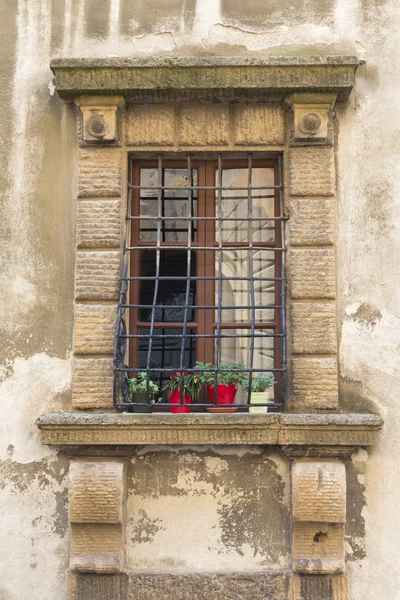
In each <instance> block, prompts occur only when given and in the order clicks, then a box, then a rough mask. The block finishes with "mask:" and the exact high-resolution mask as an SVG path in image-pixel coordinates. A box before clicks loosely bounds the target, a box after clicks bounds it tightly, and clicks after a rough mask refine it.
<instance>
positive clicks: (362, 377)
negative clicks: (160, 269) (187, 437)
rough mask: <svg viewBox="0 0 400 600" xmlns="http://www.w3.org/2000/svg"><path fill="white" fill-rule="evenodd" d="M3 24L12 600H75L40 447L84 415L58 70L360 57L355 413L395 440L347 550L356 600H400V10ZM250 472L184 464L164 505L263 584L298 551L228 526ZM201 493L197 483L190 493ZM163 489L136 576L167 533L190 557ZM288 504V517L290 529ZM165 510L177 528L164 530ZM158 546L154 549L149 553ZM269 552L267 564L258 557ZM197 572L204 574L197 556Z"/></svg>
mask: <svg viewBox="0 0 400 600" xmlns="http://www.w3.org/2000/svg"><path fill="white" fill-rule="evenodd" d="M0 17H1V18H0V23H1V27H2V32H1V36H2V61H1V64H0V81H1V86H0V103H1V107H2V110H1V111H0V121H1V132H2V137H1V141H0V157H1V164H2V168H1V170H0V194H1V203H2V208H3V215H2V219H1V229H2V233H1V242H0V243H1V248H0V255H1V259H2V266H1V269H0V274H1V275H0V276H1V303H0V317H1V318H0V323H1V329H2V334H1V340H2V343H1V355H2V356H1V375H2V384H1V388H0V389H1V403H0V410H1V420H0V427H1V430H2V431H1V438H0V442H1V443H0V446H1V460H2V463H1V470H2V477H1V504H2V510H1V514H2V538H3V539H5V543H3V544H2V546H1V549H0V565H1V568H0V597H1V598H2V600H17V599H18V600H20V599H21V598H27V597H29V598H30V599H31V600H39V599H40V600H43V598H49V599H50V598H51V599H52V600H61V598H63V596H64V573H65V569H66V564H67V547H68V540H67V534H66V527H65V522H66V504H65V496H66V483H65V477H66V469H67V461H66V459H65V457H63V456H62V455H58V456H57V454H56V453H55V452H53V451H51V450H49V449H47V448H45V447H42V446H41V445H40V443H39V439H38V432H37V430H36V428H35V426H34V421H35V418H36V417H37V415H38V414H40V413H42V412H45V411H48V410H60V409H63V408H67V407H68V406H69V402H70V350H71V337H72V300H73V268H74V264H73V263H74V236H75V209H76V205H75V179H76V139H75V126H74V123H75V115H74V111H73V109H71V107H68V106H65V105H63V104H62V103H61V102H60V101H59V100H58V99H57V97H56V96H55V95H54V86H53V83H52V75H51V72H50V70H49V66H48V65H49V61H50V58H54V57H58V56H63V57H90V56H125V55H126V56H127V55H134V54H143V53H147V54H168V53H172V54H204V53H215V54H227V55H229V54H230V55H232V54H236V55H237V54H246V53H248V52H253V53H257V52H260V53H262V54H304V53H310V54H318V53H323V54H334V53H342V54H343V53H356V54H358V55H359V56H360V58H365V59H366V60H367V66H366V67H361V68H360V69H359V71H358V75H357V84H356V88H355V90H354V92H353V93H352V96H351V98H350V101H349V102H348V103H347V105H346V106H343V107H340V108H339V110H338V118H339V122H340V133H339V139H338V148H339V150H338V154H337V164H338V170H339V178H338V183H339V205H338V231H337V235H338V252H339V260H338V264H339V265H340V270H339V281H338V287H339V299H340V323H341V327H340V370H341V400H342V404H343V406H345V407H347V408H348V409H351V410H362V407H365V406H369V407H371V406H375V407H376V408H377V409H378V410H379V411H380V413H381V414H382V416H383V417H384V418H385V420H386V426H385V429H384V432H383V435H382V439H381V442H380V444H379V446H378V447H377V448H375V449H373V450H372V451H371V452H370V458H369V460H368V461H366V458H367V457H366V453H365V452H363V451H361V452H358V453H356V455H355V456H353V458H352V461H351V463H350V465H349V468H348V473H349V484H350V485H349V527H348V531H347V542H348V547H347V549H348V556H349V559H350V562H349V564H350V569H351V571H352V600H361V599H364V598H365V597H368V598H369V600H381V598H391V599H397V598H400V592H399V589H400V568H399V566H398V560H397V556H398V547H399V542H398V540H399V539H400V520H399V519H398V518H397V516H396V513H397V511H396V505H397V499H398V488H399V484H400V475H399V471H398V469H397V465H396V462H395V461H396V456H397V440H398V439H399V437H400V425H399V423H400V419H399V416H400V415H399V408H398V406H399V402H398V389H399V384H400V365H399V360H398V355H399V350H400V326H399V325H400V323H399V316H400V315H399V310H400V309H399V306H400V302H399V286H398V281H399V279H400V277H399V276H400V272H399V271H400V266H399V265H400V257H399V250H398V248H399V247H400V244H399V239H400V223H399V217H398V215H399V206H398V205H399V186H400V169H399V156H398V155H399V152H400V143H399V135H398V125H397V124H398V123H399V122H400V119H399V116H400V115H399V104H398V89H399V79H400V77H399V75H398V68H397V62H398V61H397V52H398V46H399V41H400V40H399V33H398V32H399V25H400V23H399V21H400V17H399V11H398V3H397V0H336V1H334V0H314V1H310V0H301V1H299V0H296V1H295V0H284V1H283V0H280V1H278V0H269V1H268V2H267V1H265V0H249V1H248V2H246V4H245V5H243V3H242V2H240V1H239V0H170V1H168V2H165V1H164V0H146V1H144V0H136V1H133V0H102V2H101V3H99V2H95V1H94V0H53V1H52V0H15V1H12V0H3V2H1V3H0ZM152 452H153V451H152ZM152 452H150V453H147V454H146V452H144V453H143V454H142V455H138V456H137V457H135V460H134V461H133V462H132V467H131V468H132V472H138V473H142V474H145V473H146V465H147V468H150V469H152V467H151V465H152V464H153V463H154V468H157V469H159V471H160V469H161V466H160V465H161V464H162V461H164V462H167V459H168V458H169V459H170V458H171V455H170V453H169V452H164V453H163V452H161V454H160V455H153V454H152ZM157 457H158V458H157ZM159 457H164V458H159ZM236 458H237V460H236V463H235V464H236V467H235V468H236V469H237V474H238V475H237V478H236V479H234V480H232V479H230V480H229V478H227V471H226V469H225V466H226V464H229V469H228V471H229V472H230V471H231V469H233V473H235V468H233V463H231V462H229V461H232V457H230V458H229V461H227V458H226V457H222V456H220V455H219V454H218V452H216V453H215V452H214V451H213V450H211V449H207V450H206V454H203V453H201V452H199V451H191V450H190V451H189V450H185V451H183V452H182V453H181V454H178V455H175V454H173V457H172V460H173V468H172V469H171V472H170V473H169V475H168V476H166V475H162V477H164V476H165V477H167V478H169V481H167V480H166V481H165V482H164V483H165V486H164V487H163V489H162V490H161V497H165V498H175V500H174V502H175V501H176V503H177V506H178V509H179V513H180V515H181V519H182V520H183V522H184V523H186V525H188V523H189V525H190V519H189V515H190V510H191V508H192V507H193V506H196V507H198V506H200V505H201V506H203V501H204V503H205V506H206V507H208V515H210V519H209V521H207V523H205V529H204V531H200V533H199V534H198V535H199V544H200V547H201V548H203V549H205V548H206V544H207V540H208V536H209V534H210V533H212V532H213V531H214V533H215V532H216V535H215V538H213V544H214V547H213V552H214V553H215V557H216V558H218V559H219V558H220V557H221V554H218V553H219V552H220V551H222V554H223V555H224V556H225V558H227V560H230V561H232V564H235V565H240V566H243V553H244V556H245V558H246V560H248V562H247V564H248V565H251V566H252V567H257V568H262V565H263V564H265V563H263V560H267V562H268V561H269V563H268V564H269V565H274V564H275V565H276V566H278V564H279V565H281V566H284V564H285V561H286V560H287V558H286V550H285V548H283V547H282V548H280V547H279V544H278V545H276V543H275V545H274V544H273V543H272V541H273V539H275V538H273V535H274V534H273V532H272V533H271V535H272V538H271V539H264V540H263V541H260V540H258V541H257V539H256V537H254V536H253V537H251V535H252V534H251V528H250V530H249V531H250V533H249V531H247V533H246V535H247V537H246V535H244V534H243V532H242V533H241V531H240V530H235V529H234V530H232V529H231V530H229V526H228V525H227V523H228V521H229V520H228V519H227V518H226V517H225V516H224V515H223V514H222V513H223V510H224V507H225V509H227V510H228V508H227V507H229V506H231V507H232V506H234V505H235V503H236V505H237V502H238V498H240V495H239V494H240V491H241V486H240V481H239V480H238V477H239V473H240V464H241V462H240V461H241V460H244V458H243V457H239V456H237V457H236ZM254 460H255V462H254V464H255V466H254V468H255V469H256V468H258V469H260V473H264V472H265V473H267V472H268V482H270V483H271V482H273V481H274V480H276V478H277V474H279V477H281V478H282V480H283V481H285V477H287V473H286V475H285V468H284V465H283V464H282V463H280V464H279V466H278V464H277V460H278V459H275V462H274V460H273V459H272V458H271V457H270V456H266V455H264V454H261V455H258V454H256V456H255V457H254ZM271 460H272V463H271ZM278 462H279V461H278ZM210 464H211V468H210ZM252 464H253V463H252ZM149 465H150V467H149ZM188 465H189V467H188ZM207 465H208V467H207ZM218 465H219V466H218ZM273 465H275V466H273ZM278 467H279V468H278ZM188 468H189V472H190V478H189V479H188V478H187V477H189V476H188V475H187V476H186V475H185V473H186V474H187V473H188V471H187V470H188ZM218 468H220V469H222V471H221V472H220V473H219V474H218ZM207 469H208V470H207ZM215 469H217V471H215ZM263 470H264V471H263ZM160 473H161V471H160ZM230 477H234V478H235V477H236V476H235V475H230ZM174 478H175V480H174ZM214 478H215V482H218V483H217V485H216V484H215V483H213V482H214ZM185 481H192V482H193V485H192V486H191V487H190V489H187V488H185V485H186V483H185ZM151 489H152V488H151V486H150V488H149V489H147V491H146V489H144V488H143V487H142V488H141V489H139V490H137V491H136V492H135V493H133V491H132V492H131V496H130V500H129V504H128V508H129V517H130V519H131V521H130V522H129V535H130V537H131V539H132V540H133V541H132V548H130V549H129V550H128V558H129V561H130V564H131V566H132V567H134V566H135V561H139V562H140V561H141V564H142V566H143V564H145V563H146V561H147V563H148V565H150V563H149V562H148V561H149V560H150V558H151V559H152V560H153V559H154V557H155V556H157V551H156V546H155V545H154V544H153V543H152V542H153V541H154V542H155V541H156V540H157V536H161V538H162V536H163V535H166V533H165V532H168V533H169V534H170V536H171V537H172V539H173V540H174V544H173V551H171V556H172V559H173V560H174V561H175V562H176V564H178V563H179V560H182V551H181V550H180V549H179V547H178V546H179V528H178V526H177V525H173V523H172V521H171V515H172V508H173V505H174V502H172V501H171V502H170V504H171V510H169V506H168V502H165V503H164V504H163V506H161V502H159V501H157V500H156V499H155V498H153V497H152V496H151ZM253 489H257V485H256V486H255V488H253ZM176 490H179V493H180V494H181V495H180V496H179V494H178V498H177V497H176V495H175V491H176ZM267 492H268V488H265V489H264V491H263V492H262V491H259V493H260V494H262V493H267ZM282 493H283V494H284V495H283V496H282V497H281V496H279V494H277V493H275V494H273V502H274V503H276V502H278V504H279V506H280V511H281V516H282V515H283V517H282V518H283V519H284V514H285V503H286V502H287V498H286V500H285V494H286V493H287V492H282ZM149 494H150V496H149ZM182 494H183V495H182ZM136 501H137V502H136ZM239 505H240V502H239ZM158 510H160V511H161V512H160V513H159V514H158V516H157V517H156V518H157V519H159V521H157V520H156V519H152V517H154V516H155V515H156V512H158ZM238 514H239V513H238ZM169 517H170V518H169ZM148 520H150V521H152V523H151V525H150V526H149V525H146V523H148ZM136 521H137V523H139V526H138V524H137V523H136ZM233 522H235V521H233ZM237 522H239V520H238V519H237ZM135 523H136V524H135ZM140 523H142V524H143V525H144V527H143V529H142V530H141V529H140ZM168 528H169V529H168ZM193 528H194V529H193V530H194V531H196V526H195V524H194V523H193ZM239 529H240V528H239ZM143 531H144V534H143ZM253 533H254V532H253ZM142 535H145V536H147V537H146V540H145V543H143V544H141V545H140V546H139V548H140V551H139V550H138V552H137V553H134V552H133V548H135V547H136V548H138V540H139V539H141V536H142ZM186 535H189V534H188V533H186ZM241 536H242V537H241ZM267 542H268V543H267ZM135 544H136V546H135ZM246 544H247V545H246ZM260 544H261V545H260ZM268 544H269V545H270V547H273V548H274V550H273V551H272V552H270V555H269V556H267V554H268V552H267V551H266V548H267V545H268ZM256 547H258V548H261V550H262V551H261V553H260V552H259V553H258V554H257V553H256V554H254V548H256ZM241 553H242V554H241ZM186 560H187V562H186V566H190V567H193V560H194V554H193V548H192V549H191V551H190V552H189V553H188V556H187V557H186ZM204 560H205V561H206V562H207V553H206V552H205V553H204ZM136 564H138V563H136ZM204 564H206V563H204ZM43 582H45V584H44V583H43ZM44 587H45V589H43V588H44Z"/></svg>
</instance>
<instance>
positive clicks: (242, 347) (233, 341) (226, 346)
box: [219, 329, 276, 403]
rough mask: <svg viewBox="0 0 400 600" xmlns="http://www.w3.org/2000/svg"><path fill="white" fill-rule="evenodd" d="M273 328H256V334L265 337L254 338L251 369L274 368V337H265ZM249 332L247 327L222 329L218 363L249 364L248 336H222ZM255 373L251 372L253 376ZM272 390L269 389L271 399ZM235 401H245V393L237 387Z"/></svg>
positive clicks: (246, 365) (247, 365)
mask: <svg viewBox="0 0 400 600" xmlns="http://www.w3.org/2000/svg"><path fill="white" fill-rule="evenodd" d="M272 332H273V330H268V329H264V330H261V329H257V330H256V332H255V333H256V335H260V334H261V335H262V334H265V337H255V338H254V354H253V369H273V368H274V339H276V338H272V337H267V334H268V333H272ZM240 333H243V334H246V335H247V334H249V333H250V330H249V329H223V330H222V331H221V334H222V338H221V340H220V352H219V360H220V365H225V366H227V365H231V364H232V363H235V362H240V363H242V364H243V365H244V366H245V367H249V366H250V338H249V337H238V338H224V337H223V336H224V334H229V335H230V334H236V335H240ZM254 376H255V374H254V373H253V377H254ZM272 398H273V392H272V391H271V399H272ZM235 402H239V403H246V402H247V394H246V393H245V392H244V391H243V390H242V388H241V387H239V389H238V392H237V395H236V399H235Z"/></svg>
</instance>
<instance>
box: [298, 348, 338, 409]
mask: <svg viewBox="0 0 400 600" xmlns="http://www.w3.org/2000/svg"><path fill="white" fill-rule="evenodd" d="M291 383H292V394H293V395H292V397H291V399H290V409H293V410H296V411H298V412H302V411H304V410H333V409H335V408H337V407H338V367H337V360H336V358H300V357H297V358H293V360H292V379H291Z"/></svg>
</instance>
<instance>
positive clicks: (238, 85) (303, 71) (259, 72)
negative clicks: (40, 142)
mask: <svg viewBox="0 0 400 600" xmlns="http://www.w3.org/2000/svg"><path fill="white" fill-rule="evenodd" d="M50 66H51V69H52V71H53V73H54V74H55V76H56V89H57V92H58V94H59V96H60V97H61V98H63V99H64V100H72V99H73V98H75V97H76V96H81V95H83V94H112V95H116V94H118V95H124V96H125V98H126V99H127V100H131V101H135V102H143V101H144V100H145V99H152V100H153V101H162V102H165V101H166V95H165V93H167V95H168V97H169V99H170V100H173V99H174V97H175V99H177V98H179V99H186V100H188V101H190V100H192V99H195V98H198V97H199V94H200V96H203V95H204V94H203V93H202V92H204V91H207V92H210V99H212V98H214V99H220V98H221V97H226V92H229V94H230V95H231V97H234V96H235V92H237V94H238V98H239V97H243V96H244V98H245V97H246V95H250V96H251V97H253V95H254V94H255V95H256V96H257V95H258V96H260V95H261V96H265V97H268V96H271V97H273V98H275V99H281V100H284V98H285V97H286V96H287V94H290V93H294V92H305V93H320V92H324V93H332V94H337V99H338V100H339V101H344V100H347V98H348V97H349V94H350V92H351V89H352V88H353V86H354V75H355V71H356V69H357V66H358V59H357V58H356V57H354V56H300V57H247V58H246V57H223V56H220V57H152V58H150V57H144V58H109V59H56V60H53V61H52V62H51V65H50ZM160 92H162V93H161V95H160ZM182 92H184V94H183V96H182Z"/></svg>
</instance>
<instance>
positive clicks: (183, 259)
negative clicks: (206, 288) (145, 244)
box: [139, 248, 196, 323]
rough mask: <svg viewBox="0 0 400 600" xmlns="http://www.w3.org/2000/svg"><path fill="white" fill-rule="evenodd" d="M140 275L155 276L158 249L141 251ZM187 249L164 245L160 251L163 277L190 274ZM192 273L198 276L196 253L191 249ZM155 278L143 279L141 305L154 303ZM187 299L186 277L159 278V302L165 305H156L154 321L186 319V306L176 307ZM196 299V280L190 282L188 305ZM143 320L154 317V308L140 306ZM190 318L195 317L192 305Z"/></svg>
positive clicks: (168, 321)
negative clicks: (171, 247)
mask: <svg viewBox="0 0 400 600" xmlns="http://www.w3.org/2000/svg"><path fill="white" fill-rule="evenodd" d="M139 255H140V258H139V260H140V276H141V277H154V278H155V273H156V250H142V251H141V252H140V253H139ZM187 256H188V253H187V251H186V250H172V249H166V248H163V249H162V250H161V251H160V277H172V276H173V277H186V275H187ZM191 275H192V276H195V275H196V252H191ZM154 286H155V279H153V280H145V281H141V282H140V295H139V298H140V299H139V304H144V305H149V304H150V305H151V304H153V296H154ZM185 300H186V281H185V280H178V281H176V280H168V279H164V280H160V281H159V282H158V293H157V301H156V304H157V305H162V307H165V308H162V307H160V308H156V310H155V321H156V322H157V321H161V322H167V323H171V322H181V321H183V318H184V309H183V308H176V307H177V306H178V307H181V306H184V305H185ZM195 302H196V282H195V281H191V282H190V294H189V305H190V306H193V305H194V304H195ZM140 320H141V321H150V320H151V308H141V309H140ZM187 320H188V321H194V320H195V310H194V309H193V308H190V309H189V310H188V312H187Z"/></svg>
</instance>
